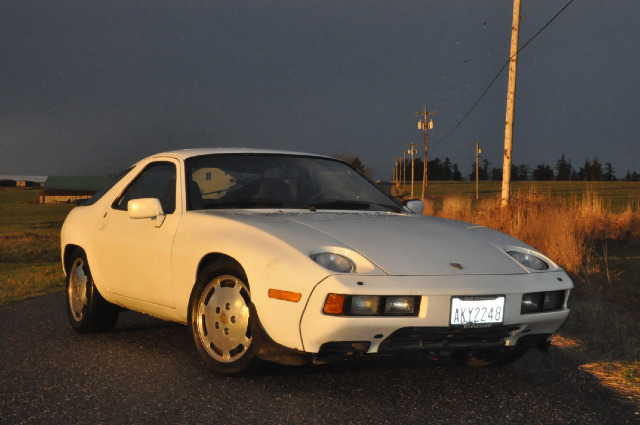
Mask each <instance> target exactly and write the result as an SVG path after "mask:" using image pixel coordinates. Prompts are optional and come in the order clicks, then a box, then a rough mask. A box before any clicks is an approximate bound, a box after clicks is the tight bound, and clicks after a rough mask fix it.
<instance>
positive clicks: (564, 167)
mask: <svg viewBox="0 0 640 425" xmlns="http://www.w3.org/2000/svg"><path fill="white" fill-rule="evenodd" d="M572 172H573V167H572V166H571V159H569V160H568V161H567V160H566V159H565V158H564V154H562V155H561V156H560V159H559V160H557V161H556V180H571V176H572Z"/></svg>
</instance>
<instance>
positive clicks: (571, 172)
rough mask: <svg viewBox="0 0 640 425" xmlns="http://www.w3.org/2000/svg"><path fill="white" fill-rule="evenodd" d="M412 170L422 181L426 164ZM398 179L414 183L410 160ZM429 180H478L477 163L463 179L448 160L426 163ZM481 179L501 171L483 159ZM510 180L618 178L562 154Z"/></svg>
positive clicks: (634, 176) (594, 163) (636, 177)
mask: <svg viewBox="0 0 640 425" xmlns="http://www.w3.org/2000/svg"><path fill="white" fill-rule="evenodd" d="M358 161H359V160H358ZM360 165H361V164H360ZM363 168H364V167H363ZM413 169H414V179H415V180H422V174H423V170H424V162H423V160H422V159H421V158H415V159H414V164H413ZM398 176H399V179H400V180H402V179H404V180H405V181H411V159H404V160H402V161H400V163H399V171H398ZM427 177H428V179H429V180H445V181H446V180H453V181H462V180H475V179H476V163H475V162H474V163H473V165H472V166H471V173H469V174H468V175H467V176H464V175H463V174H462V172H461V171H460V167H458V164H455V163H452V162H451V160H450V159H449V158H445V159H444V161H442V160H441V159H440V158H436V159H433V160H431V161H429V162H428V163H427ZM465 177H467V178H465ZM478 178H479V180H502V167H492V166H491V163H490V162H489V161H488V160H487V159H484V160H482V161H481V162H480V164H479V167H478ZM511 180H512V181H524V180H534V181H549V180H557V181H615V180H617V178H616V175H615V170H614V169H613V165H611V163H610V162H605V163H604V164H602V163H601V162H600V160H599V159H598V158H597V157H596V158H594V159H593V160H590V159H589V158H587V159H585V161H584V164H583V165H582V166H580V167H579V168H577V169H576V168H575V167H574V166H573V165H572V163H571V159H567V158H566V157H565V155H564V154H562V155H561V156H560V159H558V160H557V161H556V164H555V166H554V167H553V168H551V166H549V165H547V164H538V165H536V166H535V167H533V168H532V167H530V166H529V165H524V164H521V165H517V164H512V165H511ZM623 180H626V181H640V174H638V173H637V172H636V171H633V172H631V171H627V174H626V176H625V178H624V179H623Z"/></svg>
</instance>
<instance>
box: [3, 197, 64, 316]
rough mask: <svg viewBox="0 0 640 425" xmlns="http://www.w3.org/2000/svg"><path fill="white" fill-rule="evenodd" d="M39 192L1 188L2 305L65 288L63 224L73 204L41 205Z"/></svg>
mask: <svg viewBox="0 0 640 425" xmlns="http://www.w3.org/2000/svg"><path fill="white" fill-rule="evenodd" d="M39 193H40V190H39V189H33V188H24V189H23V188H5V187H2V188H0V305H6V304H9V303H12V302H15V301H20V300H23V299H27V298H32V297H35V296H38V295H44V294H49V293H52V292H56V291H60V290H62V289H63V288H64V277H63V275H62V268H61V266H60V227H61V226H62V222H63V221H64V218H65V217H66V215H67V213H68V212H69V211H70V210H71V208H72V206H71V205H39V204H37V198H38V194H39Z"/></svg>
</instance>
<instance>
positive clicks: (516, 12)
mask: <svg viewBox="0 0 640 425" xmlns="http://www.w3.org/2000/svg"><path fill="white" fill-rule="evenodd" d="M519 31H520V0H513V24H512V26H511V53H510V58H511V59H510V60H509V84H508V87H507V117H506V125H505V129H504V165H503V166H502V206H503V207H505V206H507V205H508V204H509V185H510V184H511V151H512V149H513V115H514V108H515V98H516V69H517V67H518V35H519V34H518V33H519Z"/></svg>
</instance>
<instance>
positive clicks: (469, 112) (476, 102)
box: [432, 0, 575, 147]
mask: <svg viewBox="0 0 640 425" xmlns="http://www.w3.org/2000/svg"><path fill="white" fill-rule="evenodd" d="M574 1H575V0H569V2H568V3H567V4H565V5H564V7H563V8H562V9H560V11H559V12H558V13H556V14H555V15H554V16H553V18H551V19H550V20H549V21H548V22H547V23H546V24H544V26H543V27H542V28H540V30H539V31H538V32H536V33H535V34H534V35H533V37H531V38H530V39H529V40H528V41H527V42H526V43H524V44H523V45H522V47H521V48H520V49H518V51H517V52H516V53H515V54H514V55H513V56H516V55H517V54H518V53H520V52H521V51H522V50H524V49H525V48H526V47H527V46H528V45H529V43H531V42H532V41H533V40H534V39H535V38H536V37H538V36H539V35H540V34H541V33H542V31H544V30H545V29H546V28H547V27H548V26H549V25H551V23H552V22H553V21H555V20H556V18H557V17H558V16H560V14H561V13H562V12H564V11H565V9H566V8H567V7H569V5H571V3H573V2H574ZM513 56H511V57H510V58H509V59H507V61H506V62H505V64H504V65H502V68H500V71H498V73H497V74H496V76H495V77H494V78H493V80H491V82H490V83H489V85H488V86H487V88H486V89H484V91H483V92H482V94H481V95H480V97H478V99H477V100H476V101H475V102H474V103H473V105H471V108H469V110H468V111H467V113H466V114H464V116H463V117H462V118H461V119H460V120H459V121H458V122H457V124H456V125H454V126H453V128H452V129H451V130H449V132H448V133H447V134H445V135H444V136H443V137H442V138H440V139H438V140H437V141H436V142H435V143H433V144H432V147H435V146H437V145H439V144H440V143H442V142H444V141H445V140H446V139H447V138H448V137H449V136H450V135H451V134H452V133H453V132H454V131H456V130H457V129H458V127H460V126H461V125H462V123H463V122H465V121H466V119H467V118H468V117H469V115H471V113H472V112H473V110H474V109H475V108H476V106H478V104H479V103H480V101H481V100H482V98H484V96H485V95H486V94H487V92H488V91H489V89H490V88H491V87H492V86H493V84H494V83H495V82H496V80H497V79H498V77H500V75H501V74H502V72H503V71H504V70H505V68H506V67H507V66H508V65H509V62H510V61H511V58H512V57H513Z"/></svg>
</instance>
